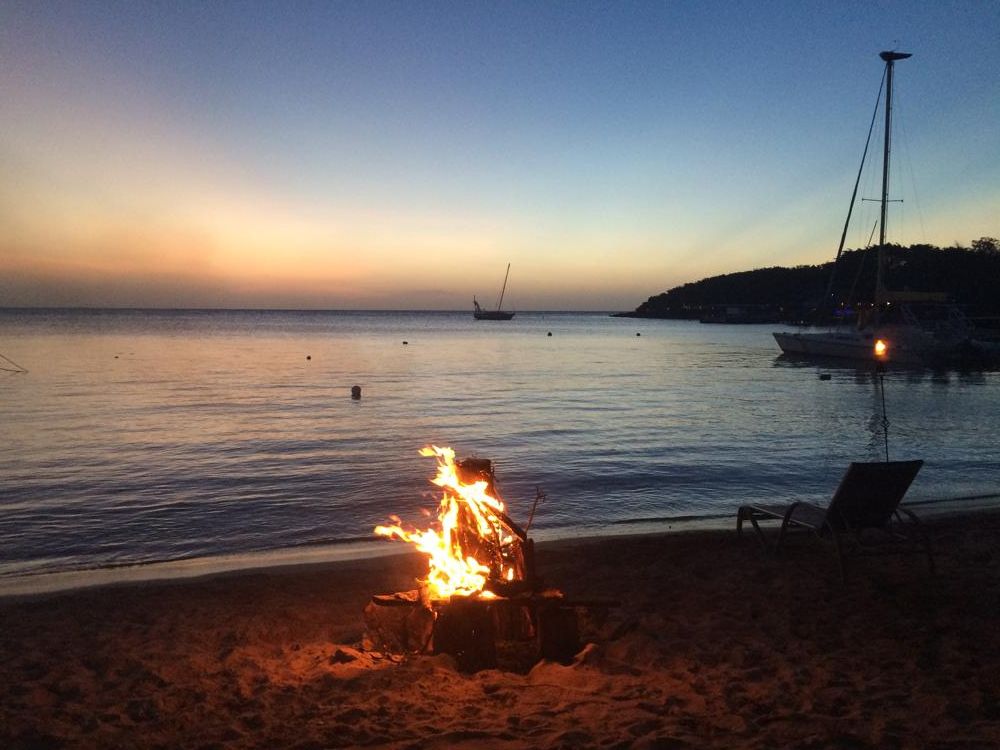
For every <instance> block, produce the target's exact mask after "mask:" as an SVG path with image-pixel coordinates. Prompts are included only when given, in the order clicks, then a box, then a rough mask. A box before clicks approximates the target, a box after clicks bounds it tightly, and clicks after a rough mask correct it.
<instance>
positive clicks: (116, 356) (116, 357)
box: [115, 333, 552, 359]
mask: <svg viewBox="0 0 1000 750" xmlns="http://www.w3.org/2000/svg"><path fill="white" fill-rule="evenodd" d="M551 335H552V334H551V333H550V334H549V336H551ZM115 359H118V355H117V354H116V355H115Z"/></svg>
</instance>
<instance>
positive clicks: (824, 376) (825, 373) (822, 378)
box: [819, 372, 830, 380]
mask: <svg viewBox="0 0 1000 750" xmlns="http://www.w3.org/2000/svg"><path fill="white" fill-rule="evenodd" d="M819 379H820V380H829V379H830V373H828V372H824V373H822V374H821V375H820V376H819Z"/></svg>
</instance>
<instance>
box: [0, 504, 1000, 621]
mask: <svg viewBox="0 0 1000 750" xmlns="http://www.w3.org/2000/svg"><path fill="white" fill-rule="evenodd" d="M957 503H962V505H961V506H958V505H956V504H957ZM903 505H904V506H906V507H909V508H912V509H914V510H915V511H916V512H917V513H918V514H919V515H920V516H921V518H937V517H940V516H950V515H963V514H967V513H970V512H979V511H986V512H989V511H993V510H995V511H997V512H998V513H1000V493H998V494H981V495H972V496H964V497H954V498H939V499H929V500H919V501H916V502H907V503H903ZM735 518H736V516H735V512H734V513H732V514H727V515H688V516H677V517H672V518H662V519H660V518H651V519H632V520H626V521H621V522H618V523H614V524H603V525H601V526H600V531H598V530H597V529H596V528H591V527H586V526H583V527H578V528H575V529H572V530H565V529H554V530H549V531H548V532H547V533H546V532H545V531H543V532H542V533H541V534H540V535H533V537H534V538H535V540H536V543H537V544H539V546H545V547H548V546H550V545H558V544H564V543H573V542H576V541H589V540H598V541H599V540H603V539H617V538H622V537H645V536H651V535H661V534H679V533H691V532H697V531H717V532H722V531H725V530H727V529H732V528H734V527H735V523H736V521H735ZM407 554H412V551H411V549H410V548H409V547H407V546H404V545H403V544H401V543H399V542H387V541H385V540H382V539H379V538H377V537H372V538H371V539H370V540H364V541H359V540H350V541H345V542H342V543H332V544H323V545H309V546H303V547H292V548H285V549H276V550H267V551H263V552H248V553H245V554H225V555H214V556H210V557H192V558H181V559H177V560H163V561H151V562H148V563H138V564H131V563H126V564H122V565H115V566H106V567H99V568H83V569H78V570H68V571H54V572H39V573H28V574H25V575H16V574H14V575H9V576H0V602H2V601H4V600H5V599H10V598H24V597H34V596H47V595H51V594H59V593H62V592H68V591H75V590H79V589H90V588H100V587H104V586H121V585H128V584H140V583H148V582H157V581H172V580H178V581H183V580H197V579H201V578H206V577H211V576H217V575H231V574H239V573H241V572H261V571H267V570H272V569H275V570H277V569H281V568H304V567H309V566H326V565H336V564H338V563H342V562H349V561H354V560H367V559H379V558H383V557H394V556H399V555H407Z"/></svg>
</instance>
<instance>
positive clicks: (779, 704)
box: [0, 512, 1000, 750]
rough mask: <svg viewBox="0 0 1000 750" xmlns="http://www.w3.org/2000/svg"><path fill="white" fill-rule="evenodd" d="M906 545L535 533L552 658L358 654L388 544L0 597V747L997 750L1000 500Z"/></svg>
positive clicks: (382, 588)
mask: <svg viewBox="0 0 1000 750" xmlns="http://www.w3.org/2000/svg"><path fill="white" fill-rule="evenodd" d="M930 527H931V529H932V532H933V536H934V540H935V548H936V552H937V558H938V572H937V574H936V575H934V576H930V575H929V574H928V572H927V566H926V561H925V560H924V559H922V558H920V557H918V556H915V557H907V556H886V557H872V558H862V559H857V560H853V561H852V564H851V577H850V580H849V581H848V583H847V584H846V585H845V584H842V583H841V581H840V579H839V576H838V574H837V571H836V564H835V560H834V556H833V554H832V552H831V550H830V549H829V548H827V547H825V546H822V545H819V544H809V545H805V546H802V547H801V548H798V549H795V550H793V553H791V554H789V555H788V556H787V557H786V558H785V559H784V560H773V559H769V558H767V557H765V556H762V555H761V553H760V550H759V549H758V548H757V546H756V544H755V543H754V541H753V540H752V539H742V540H741V539H739V538H737V536H736V533H735V531H732V530H730V531H719V532H690V533H684V534H668V535H659V536H640V537H628V538H609V539H598V540H577V541H571V542H558V543H551V544H548V545H542V546H541V547H540V549H539V559H538V564H539V569H540V571H541V573H542V574H543V575H544V576H545V578H546V580H547V581H548V583H549V584H550V585H553V586H557V587H559V588H560V589H562V590H563V591H565V592H566V593H567V594H568V595H572V596H577V597H581V598H582V597H589V598H594V597H607V598H614V599H617V600H619V601H620V603H621V606H620V607H618V608H616V609H613V610H611V611H610V612H609V613H608V616H607V617H606V618H600V617H597V618H593V619H591V620H588V621H586V622H585V623H584V628H583V635H584V640H585V642H586V645H585V646H584V648H583V650H582V651H581V652H580V654H579V655H578V656H577V657H576V659H575V661H574V662H573V663H572V664H569V665H562V664H556V663H549V662H542V663H539V664H538V665H536V666H535V667H534V668H532V669H530V671H528V672H526V673H523V672H511V671H502V670H487V671H482V672H479V673H476V674H471V675H466V674H461V673H459V672H458V671H457V670H456V668H455V665H454V661H453V660H452V659H451V657H449V656H446V655H440V656H408V657H401V656H397V655H392V654H385V653H371V652H366V651H364V650H362V649H361V639H362V636H363V631H364V621H363V617H362V610H363V608H364V606H365V604H366V603H367V601H368V600H369V597H370V596H371V595H372V594H373V593H378V592H390V591H396V590H403V589H407V588H412V587H413V579H414V578H415V577H416V576H417V575H419V574H420V572H421V570H422V565H423V563H422V561H421V560H420V559H419V558H417V557H415V556H410V555H399V556H392V557H386V558H380V559H371V560H363V561H358V562H341V563H336V564H327V565H313V566H300V567H284V568H275V569H270V570H258V571H250V572H242V573H238V574H229V575H216V576H212V577H208V578H202V579H195V580H184V581H167V582H163V581H159V582H153V583H145V584H135V583H133V584H128V585H118V586H104V587H100V588H94V589H83V590H78V591H71V592H63V593H58V594H48V595H44V596H34V597H16V598H6V599H2V600H0V746H2V747H4V748H9V749H11V750H16V749H20V748H60V747H95V748H97V747H100V748H133V747H150V748H206V749H207V748H302V749H305V748H327V747H351V746H378V747H390V748H409V747H413V748H417V747H470V748H471V747H566V748H586V747H635V748H687V747H690V748H706V747H707V748H728V747H753V748H774V747H793V748H827V747H836V748H868V747H871V748H875V747H878V748H983V747H996V746H998V745H1000V677H998V675H1000V627H998V615H1000V554H998V552H997V550H998V549H1000V545H998V543H1000V514H998V513H995V512H992V513H988V512H980V513H976V514H969V515H964V516H960V515H952V516H945V517H940V518H936V519H934V520H933V522H932V523H931V524H930Z"/></svg>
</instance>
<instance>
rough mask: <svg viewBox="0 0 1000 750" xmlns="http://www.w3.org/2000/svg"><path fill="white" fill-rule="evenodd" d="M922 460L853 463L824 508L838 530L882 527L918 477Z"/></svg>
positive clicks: (829, 519)
mask: <svg viewBox="0 0 1000 750" xmlns="http://www.w3.org/2000/svg"><path fill="white" fill-rule="evenodd" d="M923 465H924V462H923V461H880V462H878V463H852V464H851V465H850V466H849V467H847V471H846V472H845V473H844V478H843V479H841V480H840V486H839V487H837V491H836V492H835V493H833V499H832V500H830V506H829V508H827V520H828V521H829V522H830V523H831V524H833V525H834V526H835V527H836V528H837V529H838V530H842V529H845V528H851V529H864V528H878V527H882V526H885V524H886V523H888V521H889V519H890V518H891V517H892V514H893V513H894V512H895V511H896V508H897V506H898V505H899V502H900V501H901V500H902V499H903V495H905V494H906V490H908V489H909V487H910V483H911V482H912V481H913V478H914V477H915V476H917V472H918V471H920V467H921V466H923Z"/></svg>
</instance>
